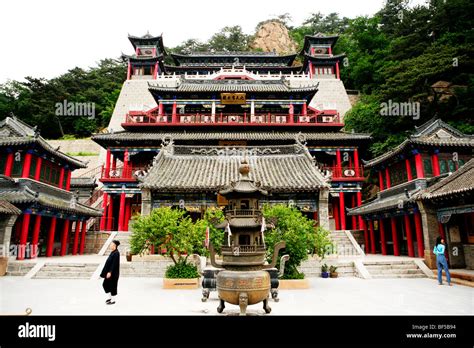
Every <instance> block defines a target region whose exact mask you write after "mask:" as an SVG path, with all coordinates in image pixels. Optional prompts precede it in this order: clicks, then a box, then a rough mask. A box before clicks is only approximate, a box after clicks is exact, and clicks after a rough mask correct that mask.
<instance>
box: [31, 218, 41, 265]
mask: <svg viewBox="0 0 474 348" xmlns="http://www.w3.org/2000/svg"><path fill="white" fill-rule="evenodd" d="M40 227H41V215H36V217H35V227H34V228H33V238H32V239H31V247H32V253H31V258H35V257H37V256H38V251H39V250H38V240H39V234H40Z"/></svg>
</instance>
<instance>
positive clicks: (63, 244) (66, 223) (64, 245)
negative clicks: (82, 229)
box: [60, 219, 70, 256]
mask: <svg viewBox="0 0 474 348" xmlns="http://www.w3.org/2000/svg"><path fill="white" fill-rule="evenodd" d="M69 225H70V221H69V220H68V219H64V225H63V232H62V234H61V254H60V255H61V256H65V255H66V254H67V249H68V246H69V243H68V236H69Z"/></svg>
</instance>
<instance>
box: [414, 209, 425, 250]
mask: <svg viewBox="0 0 474 348" xmlns="http://www.w3.org/2000/svg"><path fill="white" fill-rule="evenodd" d="M415 233H416V244H417V248H418V257H425V248H424V245H423V227H422V224H421V214H420V212H416V213H415Z"/></svg>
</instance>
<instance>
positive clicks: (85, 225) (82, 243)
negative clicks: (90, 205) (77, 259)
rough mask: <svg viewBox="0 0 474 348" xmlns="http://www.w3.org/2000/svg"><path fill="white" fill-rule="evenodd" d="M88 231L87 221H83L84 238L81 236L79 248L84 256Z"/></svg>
mask: <svg viewBox="0 0 474 348" xmlns="http://www.w3.org/2000/svg"><path fill="white" fill-rule="evenodd" d="M86 230H87V220H82V236H81V246H80V248H79V254H81V255H82V254H84V248H85V247H86Z"/></svg>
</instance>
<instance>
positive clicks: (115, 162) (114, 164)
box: [111, 155, 117, 171]
mask: <svg viewBox="0 0 474 348" xmlns="http://www.w3.org/2000/svg"><path fill="white" fill-rule="evenodd" d="M111 157H112V171H116V170H117V157H115V156H114V155H111Z"/></svg>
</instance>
